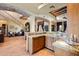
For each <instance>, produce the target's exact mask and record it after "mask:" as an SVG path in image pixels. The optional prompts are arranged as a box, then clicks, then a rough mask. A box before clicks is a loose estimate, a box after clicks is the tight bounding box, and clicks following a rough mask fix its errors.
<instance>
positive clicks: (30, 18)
mask: <svg viewBox="0 0 79 59" xmlns="http://www.w3.org/2000/svg"><path fill="white" fill-rule="evenodd" d="M29 23H30V32H35V16H30V17H29Z"/></svg>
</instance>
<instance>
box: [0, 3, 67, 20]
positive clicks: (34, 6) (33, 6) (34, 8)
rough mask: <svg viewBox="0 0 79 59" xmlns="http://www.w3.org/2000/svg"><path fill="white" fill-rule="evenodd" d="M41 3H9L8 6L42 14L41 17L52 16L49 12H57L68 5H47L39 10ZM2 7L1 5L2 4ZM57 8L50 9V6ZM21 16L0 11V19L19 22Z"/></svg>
mask: <svg viewBox="0 0 79 59" xmlns="http://www.w3.org/2000/svg"><path fill="white" fill-rule="evenodd" d="M40 4H41V3H11V4H10V3H9V4H8V5H12V6H14V7H16V8H20V9H23V10H28V11H30V12H32V13H34V14H38V15H39V14H40V15H42V14H43V15H50V16H52V15H51V14H50V13H49V12H50V11H52V10H56V9H59V8H61V7H63V6H66V5H67V4H64V3H48V4H47V5H45V6H44V7H42V8H41V9H39V10H38V6H39V5H40ZM0 5H1V4H0ZM52 5H53V6H55V8H50V6H52ZM21 16H22V15H21V14H18V13H15V12H9V11H5V10H0V19H17V20H19V18H20V17H21Z"/></svg>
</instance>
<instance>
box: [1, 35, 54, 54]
mask: <svg viewBox="0 0 79 59" xmlns="http://www.w3.org/2000/svg"><path fill="white" fill-rule="evenodd" d="M25 47H26V45H25V40H24V37H22V36H21V37H20V36H19V37H10V38H9V37H5V41H4V43H0V56H29V53H28V52H26V50H25ZM53 55H54V52H52V51H50V50H48V49H42V50H40V51H38V52H37V53H34V54H33V55H32V56H53Z"/></svg>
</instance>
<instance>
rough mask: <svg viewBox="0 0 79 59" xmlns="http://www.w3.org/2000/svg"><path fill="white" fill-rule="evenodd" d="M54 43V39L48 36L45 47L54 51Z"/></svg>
mask: <svg viewBox="0 0 79 59" xmlns="http://www.w3.org/2000/svg"><path fill="white" fill-rule="evenodd" d="M53 42H54V37H51V36H46V42H45V47H46V48H48V49H51V50H53V46H52V44H53Z"/></svg>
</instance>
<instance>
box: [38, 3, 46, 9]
mask: <svg viewBox="0 0 79 59" xmlns="http://www.w3.org/2000/svg"><path fill="white" fill-rule="evenodd" d="M46 5H47V3H42V4H40V5H39V6H38V10H39V9H41V8H43V7H44V6H46Z"/></svg>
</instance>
